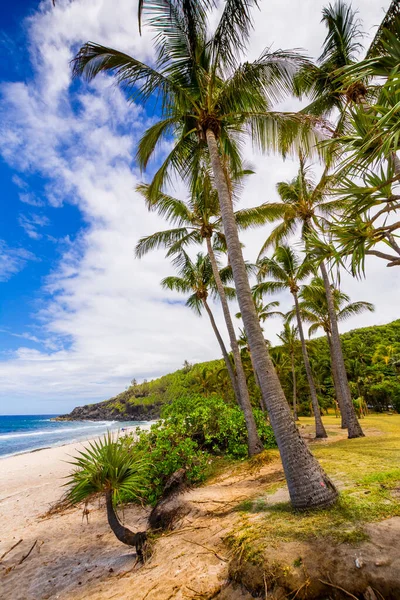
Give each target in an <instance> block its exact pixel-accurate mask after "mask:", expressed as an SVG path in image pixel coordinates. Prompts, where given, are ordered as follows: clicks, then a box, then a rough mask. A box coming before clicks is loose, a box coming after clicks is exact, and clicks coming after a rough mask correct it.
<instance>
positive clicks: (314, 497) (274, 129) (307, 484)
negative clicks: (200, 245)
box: [73, 0, 337, 508]
mask: <svg viewBox="0 0 400 600" xmlns="http://www.w3.org/2000/svg"><path fill="white" fill-rule="evenodd" d="M210 4H211V2H208V1H201V0H196V1H194V0H188V1H183V0H175V1H173V0H165V1H164V2H163V3H159V2H154V1H152V0H142V2H141V3H140V13H143V14H147V15H149V18H148V24H149V25H150V27H152V29H153V30H154V31H155V50H156V57H155V66H154V67H152V66H149V65H146V64H144V63H143V62H141V61H139V60H137V59H135V58H133V57H131V56H128V55H126V54H124V53H121V52H119V51H117V50H114V49H112V48H106V47H104V46H101V45H98V44H94V43H90V42H89V43H87V44H85V45H84V46H83V47H82V48H81V49H80V51H79V52H78V54H77V56H76V57H75V59H74V66H73V71H74V75H76V76H77V75H84V76H85V77H86V78H87V79H92V78H93V77H95V76H96V75H98V74H99V73H100V72H109V73H112V74H113V75H114V76H115V77H116V78H117V81H118V83H119V84H120V85H122V86H124V87H125V88H127V89H128V93H129V95H130V98H131V99H135V100H140V101H141V102H143V103H146V102H147V101H151V102H154V98H157V99H158V107H159V108H160V113H161V116H160V120H159V121H158V122H157V123H156V124H154V125H153V126H152V127H150V128H149V129H148V130H147V132H146V133H145V134H144V136H143V138H142V140H141V142H140V143H139V147H138V152H137V159H138V162H139V164H140V166H141V167H143V168H145V167H146V166H147V164H148V162H149V160H150V158H151V157H152V156H153V154H154V151H155V149H156V148H157V147H158V146H159V144H160V142H162V141H163V140H164V139H168V140H171V137H173V140H174V143H173V148H172V150H171V152H170V153H169V154H168V156H167V158H166V159H165V160H164V162H163V164H162V165H161V167H160V168H159V169H158V171H157V172H156V173H155V176H154V178H153V180H152V183H151V186H150V187H151V195H152V197H153V198H156V197H157V195H158V193H159V191H160V190H161V188H162V186H163V185H164V184H165V182H166V181H167V179H168V177H170V176H171V171H175V172H176V173H177V174H178V176H179V177H181V178H182V179H184V180H186V181H187V182H189V183H190V184H191V185H192V186H193V182H194V184H195V179H196V175H197V174H198V173H199V172H201V169H202V165H203V162H204V157H205V156H206V158H207V160H209V161H210V164H211V168H212V172H213V177H214V185H215V187H216V189H217V192H218V199H219V204H220V210H221V217H222V223H223V227H224V233H225V237H226V244H227V248H228V254H229V260H230V264H231V266H232V271H233V277H234V281H235V287H236V292H237V297H238V302H239V307H240V311H241V313H242V317H243V323H244V327H245V330H246V335H247V337H248V340H249V345H250V348H251V351H252V354H253V359H254V363H255V367H256V370H257V376H258V380H259V383H260V387H261V392H262V395H263V398H264V402H265V404H266V406H267V407H268V413H269V417H270V419H271V424H272V427H273V429H274V431H275V436H276V440H277V444H278V447H279V450H280V453H281V457H282V462H283V467H284V470H285V475H286V479H287V482H288V486H289V492H290V496H291V500H292V504H293V506H294V507H297V508H306V507H307V508H311V507H313V506H315V507H317V506H324V505H329V504H332V503H333V502H334V501H335V500H336V497H337V491H336V489H335V487H334V485H333V484H332V482H331V481H330V480H329V478H328V477H327V476H326V474H325V473H324V471H323V470H322V469H321V467H320V465H319V464H318V462H317V461H316V460H315V459H314V457H313V456H312V455H311V453H310V452H309V450H308V448H307V446H306V444H305V442H304V440H302V439H301V437H300V434H299V432H298V430H297V428H296V426H295V423H294V422H293V419H292V416H291V413H290V409H289V406H288V405H287V403H286V399H285V396H284V393H283V390H282V387H281V385H280V382H279V379H278V377H277V374H276V372H275V370H274V367H273V364H272V362H271V358H270V356H269V353H268V349H267V347H266V345H265V342H264V337H263V333H262V331H261V328H260V324H259V321H258V318H257V314H256V311H255V308H254V303H253V298H252V293H251V288H250V284H249V281H248V278H247V272H246V265H245V262H244V259H243V255H242V248H241V244H240V240H239V236H238V231H237V227H236V222H235V216H234V212H233V206H232V198H231V184H230V177H229V175H228V174H232V173H233V174H234V175H235V174H236V173H238V172H239V171H240V170H241V168H242V160H241V159H242V157H241V151H240V148H241V143H242V141H243V139H244V136H246V135H248V133H250V134H251V136H252V140H253V142H254V143H255V144H256V145H258V146H260V147H261V148H265V147H266V146H268V145H270V146H271V145H272V146H277V145H278V144H279V142H280V140H281V139H282V137H285V139H286V140H288V139H290V138H292V139H293V136H294V135H295V134H296V133H297V132H299V130H300V126H301V130H302V131H301V133H302V138H303V143H304V144H306V143H307V141H308V148H309V147H311V146H314V144H315V140H316V139H318V138H320V137H321V136H320V134H319V132H318V131H315V130H314V128H313V126H312V121H311V125H308V124H309V123H310V121H307V119H304V118H300V119H299V118H298V117H295V116H293V115H284V114H282V113H276V112H272V111H271V106H272V104H273V102H275V101H276V100H277V99H279V98H280V97H282V94H283V93H285V92H286V91H287V90H289V89H291V88H292V80H293V75H294V74H295V73H296V72H297V71H298V69H299V67H301V66H302V65H304V64H305V62H306V61H305V59H303V58H302V57H300V56H299V55H298V54H297V53H294V52H290V51H289V52H288V51H278V52H272V53H271V52H269V51H268V50H266V51H264V52H263V53H262V54H261V56H260V57H259V58H258V59H257V60H255V61H253V62H248V61H247V62H243V63H240V57H241V56H242V55H243V52H244V50H245V49H246V46H247V43H248V40H249V36H250V31H251V29H252V18H251V9H252V7H253V5H254V4H256V2H255V1H252V0H250V1H247V0H246V1H244V0H227V1H226V2H225V5H224V9H223V11H222V14H221V16H220V19H219V22H218V24H217V26H216V29H215V31H214V32H213V34H210V31H209V29H210V28H209V22H208V14H209V13H208V9H209V8H210ZM303 132H304V133H303ZM278 133H279V134H280V135H278ZM281 134H282V135H281ZM321 483H322V485H321Z"/></svg>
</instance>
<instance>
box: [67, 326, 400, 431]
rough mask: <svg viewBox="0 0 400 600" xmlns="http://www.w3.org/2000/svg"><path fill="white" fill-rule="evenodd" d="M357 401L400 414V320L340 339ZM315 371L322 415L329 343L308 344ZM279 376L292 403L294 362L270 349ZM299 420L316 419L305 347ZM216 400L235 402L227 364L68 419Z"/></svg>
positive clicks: (328, 396)
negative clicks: (192, 398)
mask: <svg viewBox="0 0 400 600" xmlns="http://www.w3.org/2000/svg"><path fill="white" fill-rule="evenodd" d="M341 338H342V343H343V350H344V356H345V362H346V368H347V372H348V376H349V381H350V387H351V391H352V395H353V398H354V399H357V398H362V399H363V401H364V402H365V404H366V405H368V407H369V408H371V409H373V410H377V411H383V410H388V409H392V408H395V409H397V410H399V411H400V375H399V372H398V369H399V367H400V319H399V320H396V321H393V322H392V323H388V324H386V325H376V326H374V327H365V328H362V329H355V330H353V331H350V332H348V333H344V334H342V336H341ZM308 346H309V353H310V359H311V365H312V370H313V373H314V377H315V380H316V385H317V391H318V396H319V402H320V405H321V407H322V409H323V410H324V409H325V410H326V409H329V408H334V407H335V401H334V390H333V381H332V375H331V370H330V358H329V350H328V344H327V340H326V339H325V338H324V337H320V338H316V339H314V340H311V341H309V342H308ZM242 353H243V362H244V367H245V370H246V376H247V381H248V385H249V389H250V394H251V398H252V402H253V404H254V405H255V406H258V405H259V401H260V391H259V389H258V387H257V385H256V382H255V379H254V374H253V371H252V368H251V360H250V357H249V355H248V353H247V351H246V350H243V351H242ZM271 355H272V358H273V360H274V363H275V366H276V369H277V372H278V375H279V377H280V379H281V382H282V385H283V387H284V390H285V392H286V394H287V398H291V394H292V381H291V369H290V360H289V356H288V354H287V353H286V351H285V348H284V347H283V346H276V347H274V348H271ZM296 371H297V373H296V375H297V386H298V403H299V409H300V410H299V414H300V416H301V415H305V416H307V415H309V414H311V407H310V401H309V394H308V386H307V379H306V375H305V371H304V367H303V363H302V358H301V348H300V344H299V347H298V350H297V355H296ZM199 394H200V395H216V396H219V397H222V398H223V399H224V400H225V401H226V402H234V396H233V393H232V388H231V385H230V381H229V377H228V373H227V371H226V368H225V365H224V362H223V360H222V359H221V360H213V361H209V362H204V363H198V364H195V365H190V364H189V363H187V361H185V364H184V366H183V368H182V369H179V370H178V371H175V372H174V373H169V374H168V375H163V376H162V377H159V378H157V379H154V380H152V381H144V382H143V383H139V384H137V383H134V384H133V385H131V386H130V387H129V388H128V389H127V390H125V391H124V392H122V393H121V394H118V396H115V397H114V398H111V399H110V400H106V401H105V402H101V403H98V404H92V405H87V406H84V407H79V408H76V409H74V411H73V412H72V413H71V414H70V415H65V417H64V418H72V419H79V418H90V419H96V418H99V419H102V418H110V417H111V418H116V419H120V420H123V419H124V418H125V419H138V420H146V419H153V418H158V417H159V415H160V411H161V408H162V406H163V405H164V404H168V403H169V402H171V401H172V400H173V399H174V398H180V397H185V396H189V395H199Z"/></svg>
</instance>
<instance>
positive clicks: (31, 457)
mask: <svg viewBox="0 0 400 600" xmlns="http://www.w3.org/2000/svg"><path fill="white" fill-rule="evenodd" d="M150 426H151V423H146V425H143V426H141V428H142V429H150ZM135 430H136V427H131V428H125V431H124V433H123V434H120V435H124V434H125V433H129V432H131V431H135ZM115 433H116V432H115ZM100 437H101V436H100ZM92 439H93V438H92ZM86 443H87V441H80V442H74V443H73V444H65V445H63V446H54V447H52V448H45V449H43V450H35V451H33V452H26V453H24V454H18V455H15V456H9V457H7V458H2V459H1V458H0V524H1V525H0V556H1V555H2V554H3V552H5V551H6V550H7V549H8V548H7V547H5V546H6V545H7V544H6V540H7V542H8V541H9V539H10V536H11V539H15V541H18V540H17V538H18V535H20V537H23V535H22V533H21V534H19V533H18V532H19V531H21V526H22V527H26V525H28V524H29V523H32V522H34V521H35V520H36V519H37V517H38V516H39V515H43V514H44V513H45V512H46V511H47V510H48V509H49V508H50V507H51V506H52V505H53V504H54V503H55V502H57V501H58V500H59V499H60V498H61V496H62V495H63V493H64V490H63V484H64V483H65V479H64V478H65V477H66V476H67V475H68V473H70V471H71V465H69V464H68V461H70V460H71V457H73V456H74V455H76V454H77V452H78V451H79V450H82V449H83V448H84V446H85V444H86ZM18 539H20V538H18ZM10 545H12V544H10ZM0 597H1V594H0Z"/></svg>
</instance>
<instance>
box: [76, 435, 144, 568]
mask: <svg viewBox="0 0 400 600" xmlns="http://www.w3.org/2000/svg"><path fill="white" fill-rule="evenodd" d="M69 462H70V464H71V465H72V466H73V467H74V470H73V471H72V473H71V474H70V475H69V476H68V477H67V482H66V483H65V485H66V486H67V487H68V491H67V500H68V501H69V502H70V503H71V504H78V503H79V502H82V501H84V500H87V499H89V498H91V497H92V496H94V495H95V494H104V495H105V498H106V507H107V518H108V523H109V525H110V527H111V529H112V531H113V532H114V534H115V535H116V537H117V538H118V539H119V541H121V542H122V543H124V544H127V545H128V546H135V547H136V551H137V555H138V557H139V558H142V548H143V545H144V543H145V541H146V538H147V536H146V533H145V532H138V533H133V532H132V531H130V530H129V529H128V528H127V527H124V525H122V523H121V522H120V521H119V519H118V516H117V514H116V512H115V509H114V504H116V503H118V502H123V501H124V500H126V499H127V498H129V499H134V498H140V497H141V496H143V494H144V491H145V488H146V484H147V477H148V462H147V461H146V459H144V458H143V457H140V456H138V455H136V454H135V453H132V451H131V450H130V449H129V448H128V447H127V446H125V445H123V444H122V443H121V441H120V440H119V439H118V437H117V438H114V437H113V436H112V435H111V433H110V432H108V433H107V434H106V435H105V436H104V437H103V438H100V439H99V440H95V441H92V442H89V443H88V445H87V446H86V448H85V449H84V450H81V451H80V452H79V453H78V455H77V456H75V457H74V458H73V460H71V461H69Z"/></svg>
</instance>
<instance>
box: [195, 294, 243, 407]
mask: <svg viewBox="0 0 400 600" xmlns="http://www.w3.org/2000/svg"><path fill="white" fill-rule="evenodd" d="M203 305H204V308H205V309H206V311H207V314H208V316H209V318H210V321H211V326H212V328H213V330H214V333H215V337H216V338H217V340H218V343H219V347H220V348H221V352H222V356H223V357H224V361H225V365H226V368H227V371H228V373H229V378H230V380H231V384H232V388H233V391H234V393H235V397H236V401H237V403H238V404H239V406H240V394H239V388H238V384H237V380H236V375H235V372H234V370H233V367H232V363H231V361H230V358H229V355H228V352H227V349H226V347H225V344H224V340H223V339H222V337H221V334H220V332H219V330H218V327H217V324H216V322H215V319H214V315H213V314H212V311H211V308H210V307H209V306H208V302H207V300H203Z"/></svg>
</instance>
